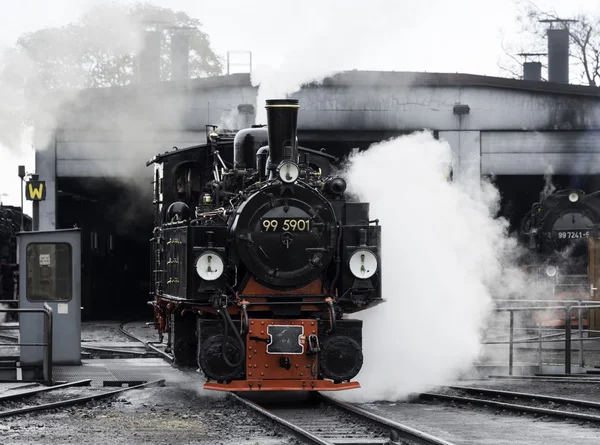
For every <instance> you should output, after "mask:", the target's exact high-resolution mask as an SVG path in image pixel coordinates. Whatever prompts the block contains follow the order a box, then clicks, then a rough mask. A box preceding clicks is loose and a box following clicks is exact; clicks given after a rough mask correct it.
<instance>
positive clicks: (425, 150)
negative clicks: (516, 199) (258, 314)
mask: <svg viewBox="0 0 600 445" xmlns="http://www.w3.org/2000/svg"><path fill="white" fill-rule="evenodd" d="M450 160H451V150H450V146H449V144H448V143H447V142H445V141H437V140H435V139H434V138H433V137H432V135H431V134H430V133H429V132H420V133H415V134H412V135H409V136H403V137H400V138H397V139H391V140H388V141H384V142H381V143H377V144H374V145H372V146H371V147H370V148H369V149H368V150H367V151H364V152H360V153H354V154H353V155H352V156H351V157H350V159H349V162H348V166H347V170H346V173H345V176H346V178H347V181H348V191H349V193H352V194H354V195H355V196H356V197H357V198H358V199H360V200H361V201H364V202H370V205H371V207H370V209H371V210H370V211H371V217H372V218H378V219H379V220H380V223H381V225H382V259H381V262H382V277H383V296H384V298H385V299H386V300H387V301H386V302H385V303H383V304H381V305H379V306H377V307H375V308H372V309H369V310H366V311H364V312H361V313H359V314H358V315H357V318H360V319H362V320H364V332H363V351H364V355H365V357H364V365H363V369H362V370H361V372H360V373H359V375H358V376H357V378H356V380H358V381H360V382H361V385H362V388H361V389H360V390H355V391H354V390H353V391H348V392H344V393H343V394H338V396H339V397H341V398H344V399H346V400H352V401H373V400H397V399H400V398H403V397H405V396H406V395H408V394H409V393H411V392H418V391H422V390H424V389H425V388H427V387H428V386H430V385H438V384H443V383H447V382H448V381H449V380H452V379H453V378H455V377H456V376H458V375H459V374H460V373H461V372H463V371H465V370H468V369H469V367H470V366H471V365H472V364H473V362H474V361H476V360H477V358H478V357H479V355H480V353H481V352H482V347H481V345H480V340H481V334H482V331H483V330H484V329H485V328H486V321H487V316H488V315H489V314H490V308H491V303H492V298H494V297H508V296H510V295H511V294H512V293H515V292H520V291H523V290H525V289H527V288H528V287H529V286H532V283H529V282H528V281H527V278H526V276H525V275H524V274H523V273H522V272H521V271H520V269H518V268H517V267H516V266H515V265H514V264H515V258H516V255H517V254H518V249H517V242H516V240H514V239H512V238H509V236H508V222H507V221H505V220H503V219H499V218H496V217H495V215H496V212H497V211H498V208H499V207H498V203H499V193H498V191H497V190H496V189H495V187H493V186H492V185H491V184H489V183H486V182H480V181H479V179H477V180H468V179H467V180H463V182H448V181H447V180H446V169H447V165H448V163H449V162H450ZM471 177H473V176H471Z"/></svg>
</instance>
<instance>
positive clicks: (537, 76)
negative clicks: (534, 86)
mask: <svg viewBox="0 0 600 445" xmlns="http://www.w3.org/2000/svg"><path fill="white" fill-rule="evenodd" d="M523 80H535V81H541V80H542V63H541V62H525V63H523Z"/></svg>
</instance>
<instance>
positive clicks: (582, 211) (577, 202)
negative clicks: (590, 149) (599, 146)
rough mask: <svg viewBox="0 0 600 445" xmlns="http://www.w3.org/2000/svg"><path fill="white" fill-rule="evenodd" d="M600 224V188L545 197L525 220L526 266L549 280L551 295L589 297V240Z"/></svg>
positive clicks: (523, 233)
mask: <svg viewBox="0 0 600 445" xmlns="http://www.w3.org/2000/svg"><path fill="white" fill-rule="evenodd" d="M599 223H600V191H598V192H594V193H591V194H586V193H585V192H584V191H582V190H577V189H564V190H560V191H557V192H554V193H551V194H548V195H546V196H543V197H542V199H541V200H540V202H537V203H535V204H534V205H533V206H532V209H531V210H530V211H529V213H527V215H526V216H525V218H524V219H523V221H522V224H521V231H520V235H521V241H522V242H523V243H524V244H525V245H526V246H527V247H528V248H529V249H530V254H529V255H528V256H527V259H526V260H525V263H526V266H527V268H528V269H529V270H530V271H531V272H532V273H533V274H535V275H537V277H538V278H541V279H544V280H548V281H549V282H550V284H551V285H552V288H553V295H551V296H550V297H551V298H556V299H564V298H576V299H589V298H590V295H589V282H590V281H589V279H590V277H589V241H590V237H591V236H592V233H593V231H594V226H596V225H597V224H599ZM562 323H564V317H563V321H562V322H560V324H562Z"/></svg>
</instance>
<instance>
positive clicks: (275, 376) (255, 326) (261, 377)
mask: <svg viewBox="0 0 600 445" xmlns="http://www.w3.org/2000/svg"><path fill="white" fill-rule="evenodd" d="M270 325H294V326H302V327H303V335H302V336H301V337H300V338H299V341H300V344H302V345H303V352H302V353H301V354H269V353H267V341H268V338H269V337H268V327H269V326H270ZM309 335H318V323H317V322H316V320H313V319H296V320H287V319H254V320H252V319H251V320H250V325H249V329H248V333H247V334H246V378H245V379H244V380H234V381H232V382H230V383H216V382H208V383H205V384H204V388H205V389H209V390H216V391H230V392H237V391H341V390H346V389H356V388H360V384H359V383H358V382H341V383H334V382H333V381H331V380H320V379H319V378H318V369H319V368H318V356H309V355H307V354H306V343H307V342H306V339H307V337H308V336H309ZM282 358H284V359H287V360H288V362H289V363H288V366H287V367H283V366H281V365H280V360H281V359H282Z"/></svg>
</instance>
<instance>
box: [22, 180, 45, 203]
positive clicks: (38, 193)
mask: <svg viewBox="0 0 600 445" xmlns="http://www.w3.org/2000/svg"><path fill="white" fill-rule="evenodd" d="M25 198H26V199H27V200H28V201H43V200H44V199H46V182H45V181H30V182H28V183H27V187H26V189H25Z"/></svg>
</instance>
